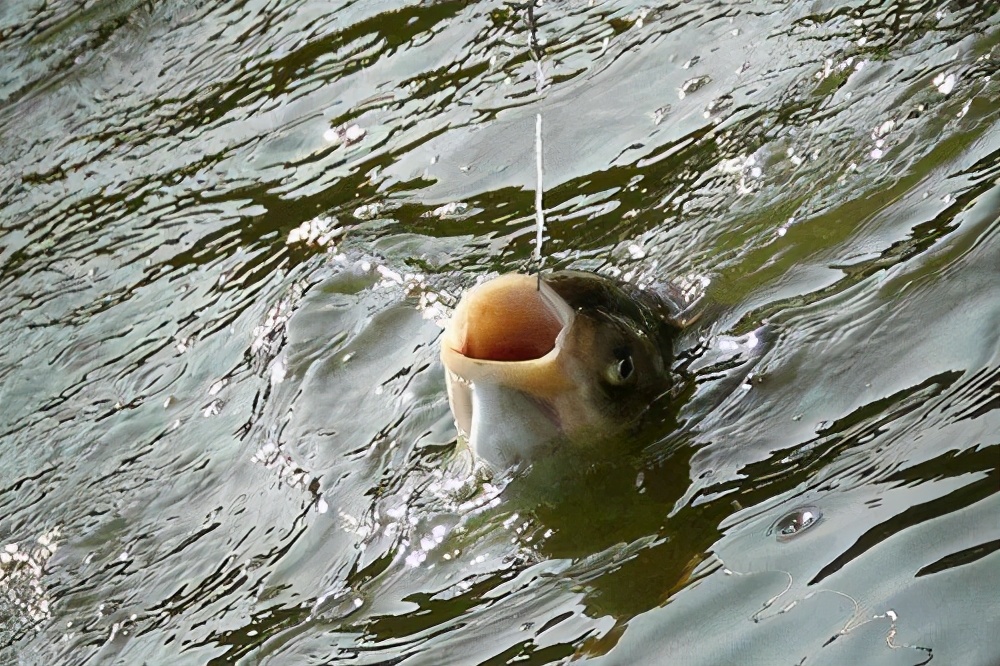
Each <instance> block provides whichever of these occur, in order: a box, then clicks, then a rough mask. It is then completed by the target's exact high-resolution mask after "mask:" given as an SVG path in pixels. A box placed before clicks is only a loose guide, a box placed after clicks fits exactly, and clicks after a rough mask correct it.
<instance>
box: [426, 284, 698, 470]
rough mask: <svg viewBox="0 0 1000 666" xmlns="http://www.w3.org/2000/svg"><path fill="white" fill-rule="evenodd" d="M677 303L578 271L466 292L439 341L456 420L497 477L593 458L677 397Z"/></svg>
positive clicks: (450, 401)
mask: <svg viewBox="0 0 1000 666" xmlns="http://www.w3.org/2000/svg"><path fill="white" fill-rule="evenodd" d="M673 311H674V309H673V308H672V306H671V304H669V303H668V302H666V301H665V300H664V299H662V298H660V297H659V296H658V295H657V294H655V293H653V292H643V291H641V290H638V289H635V288H634V287H631V286H629V285H624V284H619V283H617V282H615V281H613V280H611V279H608V278H605V277H601V276H598V275H595V274H591V273H584V272H578V271H559V272H555V273H552V274H550V275H546V276H543V277H541V278H539V277H538V276H529V275H523V274H508V275H502V276H500V277H498V278H495V279H493V280H490V281H488V282H485V283H483V284H480V285H478V286H476V287H474V288H472V289H470V290H469V291H467V292H466V293H465V294H464V295H463V297H462V299H461V301H460V302H459V304H458V306H457V307H456V309H455V312H454V314H453V316H452V317H451V319H450V320H449V322H448V324H447V326H446V328H445V333H444V335H443V337H442V343H441V359H442V362H443V364H444V366H445V373H446V380H447V386H448V398H449V403H450V405H451V409H452V413H453V414H454V416H455V422H456V425H457V426H458V429H459V431H460V432H461V434H462V435H463V436H464V437H465V438H466V439H467V440H468V443H469V445H470V447H471V448H472V450H473V451H474V452H475V454H476V456H477V457H478V458H479V459H481V460H482V461H484V462H485V463H487V464H488V465H489V466H490V467H492V468H494V469H506V468H510V467H515V466H519V465H522V464H530V463H532V462H533V461H534V460H536V459H537V458H538V457H539V456H543V455H546V454H550V453H553V452H555V451H569V452H570V453H577V452H579V453H583V452H585V451H586V452H588V453H590V452H593V449H594V448H595V447H596V448H600V446H601V445H603V444H605V443H606V442H608V440H609V438H611V437H613V436H614V435H619V434H621V433H622V432H624V431H626V430H627V429H628V428H629V427H631V426H633V425H634V424H635V423H636V422H637V421H639V420H640V419H641V417H642V415H643V414H644V413H645V412H647V411H648V409H649V407H650V405H651V404H652V403H654V401H655V400H656V398H657V397H659V396H661V395H663V394H664V393H665V392H667V391H668V390H669V389H670V386H671V383H672V374H671V368H670V362H671V359H672V342H673V338H674V337H676V333H677V332H678V331H679V327H678V325H677V324H676V321H675V320H674V318H673V316H672V314H673Z"/></svg>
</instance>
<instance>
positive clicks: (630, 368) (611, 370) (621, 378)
mask: <svg viewBox="0 0 1000 666" xmlns="http://www.w3.org/2000/svg"><path fill="white" fill-rule="evenodd" d="M615 357H616V360H615V361H614V362H613V363H612V364H611V365H610V366H608V369H607V372H606V374H607V377H608V381H610V382H611V383H612V384H614V385H616V386H621V385H623V384H625V383H627V382H628V381H629V380H630V379H632V377H633V376H634V375H635V365H634V364H633V363H632V354H630V353H629V352H628V350H627V349H623V350H616V351H615Z"/></svg>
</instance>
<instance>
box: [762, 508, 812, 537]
mask: <svg viewBox="0 0 1000 666" xmlns="http://www.w3.org/2000/svg"><path fill="white" fill-rule="evenodd" d="M822 518H823V512H822V511H820V510H819V509H818V508H816V507H814V506H802V507H799V508H797V509H794V510H792V511H790V512H788V513H786V514H785V515H784V516H782V517H781V518H779V519H778V520H776V521H774V523H773V524H772V525H771V527H770V528H768V530H767V536H771V535H774V536H775V538H777V540H778V541H780V542H786V541H790V540H791V539H793V538H795V537H797V536H798V535H799V534H801V533H802V532H804V531H805V530H807V529H809V528H810V527H812V526H813V525H815V524H816V523H818V522H819V521H820V520H821V519H822Z"/></svg>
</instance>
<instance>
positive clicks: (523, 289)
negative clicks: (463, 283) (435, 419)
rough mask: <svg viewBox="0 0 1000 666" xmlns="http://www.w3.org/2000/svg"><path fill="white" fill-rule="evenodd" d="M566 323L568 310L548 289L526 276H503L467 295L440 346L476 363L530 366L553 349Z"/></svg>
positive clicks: (559, 298) (568, 320)
mask: <svg viewBox="0 0 1000 666" xmlns="http://www.w3.org/2000/svg"><path fill="white" fill-rule="evenodd" d="M572 319H573V311H572V309H571V308H570V307H569V306H568V305H567V304H566V302H565V301H564V300H563V299H562V298H561V297H560V296H559V295H558V294H556V293H555V292H554V291H552V289H551V287H549V286H548V285H545V284H544V283H541V282H540V281H539V280H538V279H537V278H534V277H531V276H530V275H516V274H515V275H504V276H501V277H499V278H496V279H495V280H491V281H490V282H486V283H483V284H481V285H479V286H477V287H475V288H473V289H471V290H469V292H468V293H467V294H466V295H465V297H464V298H463V299H462V302H461V303H459V305H458V308H457V309H456V310H455V315H454V316H453V317H452V320H451V322H449V327H448V333H449V335H447V336H446V340H445V344H446V346H447V347H448V348H449V349H450V350H451V351H453V352H455V353H457V354H461V355H462V356H464V357H466V358H469V359H475V360H479V361H496V362H504V363H510V362H517V361H531V360H536V359H541V358H543V357H544V356H546V355H547V354H549V353H550V352H552V351H553V350H555V349H556V347H557V344H558V342H559V341H560V339H559V336H560V334H561V333H562V332H563V331H564V330H565V329H566V328H567V326H568V325H569V324H570V323H571V322H572Z"/></svg>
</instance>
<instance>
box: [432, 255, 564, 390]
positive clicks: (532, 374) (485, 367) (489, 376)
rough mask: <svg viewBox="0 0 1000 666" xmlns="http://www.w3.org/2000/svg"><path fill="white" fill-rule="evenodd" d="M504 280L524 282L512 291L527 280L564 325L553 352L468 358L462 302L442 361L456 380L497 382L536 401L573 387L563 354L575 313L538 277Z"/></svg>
mask: <svg viewBox="0 0 1000 666" xmlns="http://www.w3.org/2000/svg"><path fill="white" fill-rule="evenodd" d="M500 280H507V281H509V282H512V283H514V282H519V283H520V284H519V285H512V287H511V288H524V287H525V284H526V282H525V281H530V282H531V285H532V289H536V288H537V291H538V292H539V293H540V295H541V301H542V303H543V304H544V306H545V307H546V308H547V309H548V312H549V313H551V314H553V315H555V318H556V319H557V321H558V322H559V324H560V330H559V333H558V334H557V335H556V337H555V340H554V342H553V346H552V349H551V350H549V351H548V352H547V353H545V354H543V355H542V356H539V357H538V358H530V359H524V360H492V359H479V358H473V357H471V356H466V355H465V354H463V353H462V351H461V350H462V349H463V348H464V339H465V338H464V336H465V335H466V331H465V328H464V327H466V326H467V323H466V322H465V317H467V314H466V313H465V312H464V311H463V310H462V305H463V304H462V303H459V306H458V307H457V308H456V310H455V313H454V315H453V316H452V318H451V319H450V320H449V321H448V324H447V325H446V327H445V332H444V336H443V338H442V340H441V361H442V363H443V364H444V366H445V368H447V369H448V370H449V372H450V373H451V374H452V375H454V376H455V377H456V378H460V379H462V380H464V381H466V382H469V383H471V384H475V382H476V381H477V380H487V381H496V382H497V383H499V384H502V385H504V386H507V387H509V388H513V389H518V390H521V391H523V392H525V393H527V394H529V395H530V396H532V397H533V398H536V399H538V398H542V399H544V397H546V396H548V395H552V394H553V393H556V392H559V391H561V390H565V389H567V388H569V387H570V386H571V385H572V382H571V381H570V379H569V377H568V376H566V372H565V369H564V368H563V364H562V363H561V359H560V354H561V352H562V350H563V348H564V347H565V344H566V340H567V339H568V337H569V335H570V331H571V329H572V327H573V324H574V321H575V318H576V312H575V310H574V309H573V307H572V306H571V305H570V304H569V303H567V302H566V300H565V299H564V298H563V297H562V296H560V295H559V294H558V293H557V292H556V291H555V290H554V289H553V288H552V287H551V286H549V285H548V284H547V283H546V282H545V281H544V280H538V279H537V278H536V277H535V276H529V275H523V274H510V275H504V276H501V277H499V278H496V279H495V281H500ZM536 280H537V282H536ZM492 282H494V281H490V282H486V283H483V284H484V285H488V284H491V283H492ZM536 284H537V287H536V286H535V285H536ZM481 286H483V285H479V286H477V287H474V288H473V290H470V292H469V294H471V293H472V292H473V291H474V290H475V289H478V288H479V287H481ZM469 294H467V295H466V296H464V297H463V301H464V300H465V299H466V298H469V297H470V296H469ZM548 409H551V407H549V408H548Z"/></svg>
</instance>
